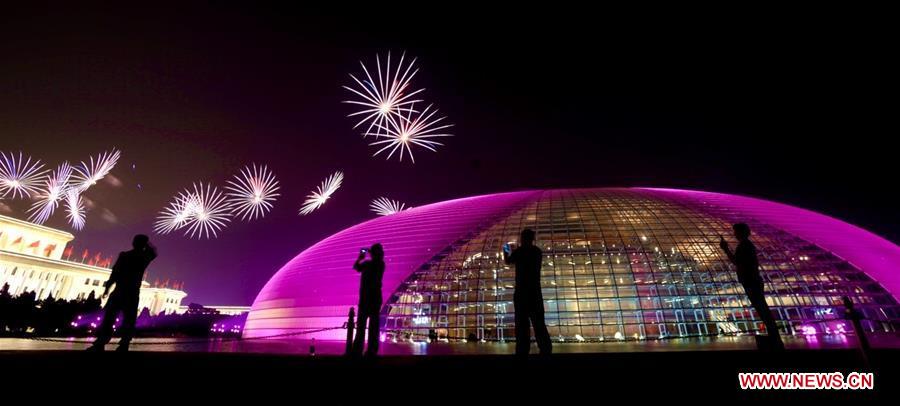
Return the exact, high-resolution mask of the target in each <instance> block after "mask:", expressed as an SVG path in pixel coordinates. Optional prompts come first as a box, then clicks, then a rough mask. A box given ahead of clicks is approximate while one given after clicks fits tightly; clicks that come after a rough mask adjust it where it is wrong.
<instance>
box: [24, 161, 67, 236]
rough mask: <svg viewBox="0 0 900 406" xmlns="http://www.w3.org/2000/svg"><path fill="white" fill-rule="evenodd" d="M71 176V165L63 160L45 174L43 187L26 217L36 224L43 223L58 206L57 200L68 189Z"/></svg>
mask: <svg viewBox="0 0 900 406" xmlns="http://www.w3.org/2000/svg"><path fill="white" fill-rule="evenodd" d="M71 176H72V166H70V165H69V163H68V162H64V163H63V164H62V165H60V166H59V167H58V168H56V170H54V171H53V173H51V174H50V175H48V176H47V179H46V183H45V187H44V189H42V190H41V191H40V193H39V194H38V199H37V201H35V202H34V203H33V204H32V205H31V208H30V209H28V212H29V213H31V214H30V215H29V216H28V219H29V220H31V221H32V222H34V223H37V224H44V222H45V221H47V219H49V218H50V216H52V215H53V212H54V211H56V208H57V207H59V201H60V200H62V199H63V198H64V197H65V194H66V191H68V189H69V179H70V178H71Z"/></svg>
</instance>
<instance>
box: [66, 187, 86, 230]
mask: <svg viewBox="0 0 900 406" xmlns="http://www.w3.org/2000/svg"><path fill="white" fill-rule="evenodd" d="M66 219H67V220H69V225H71V226H72V228H73V229H75V230H78V231H80V230H81V229H83V228H84V220H85V209H84V200H83V199H82V198H81V193H80V192H79V191H78V189H75V188H69V189H68V190H67V191H66Z"/></svg>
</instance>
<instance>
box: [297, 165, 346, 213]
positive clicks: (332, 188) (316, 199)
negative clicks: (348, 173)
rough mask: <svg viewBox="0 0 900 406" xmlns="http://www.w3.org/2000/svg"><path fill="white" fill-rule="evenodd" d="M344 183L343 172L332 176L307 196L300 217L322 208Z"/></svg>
mask: <svg viewBox="0 0 900 406" xmlns="http://www.w3.org/2000/svg"><path fill="white" fill-rule="evenodd" d="M343 181H344V173H343V172H341V171H337V172H335V173H333V174H331V176H329V177H328V178H326V179H325V180H324V181H322V184H320V185H319V187H318V189H316V190H315V191H313V192H312V193H310V194H309V195H307V196H306V201H304V202H303V207H301V208H300V215H302V216H305V215H307V214H309V213H312V212H313V211H315V210H316V209H318V208H319V207H322V205H323V204H325V202H326V201H328V199H329V198H330V197H331V195H332V194H334V192H336V191H337V190H338V188H340V187H341V183H342V182H343Z"/></svg>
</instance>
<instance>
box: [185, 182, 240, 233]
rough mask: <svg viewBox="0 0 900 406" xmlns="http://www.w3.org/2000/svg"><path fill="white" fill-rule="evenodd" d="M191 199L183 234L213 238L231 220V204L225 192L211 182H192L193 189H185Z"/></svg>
mask: <svg viewBox="0 0 900 406" xmlns="http://www.w3.org/2000/svg"><path fill="white" fill-rule="evenodd" d="M186 194H188V195H189V196H190V197H191V199H193V200H189V202H188V205H187V209H188V213H189V215H188V217H187V221H186V224H185V225H184V226H185V227H186V230H185V232H184V235H190V236H191V238H198V239H199V238H215V237H218V236H219V234H218V232H219V231H222V229H223V228H225V227H226V226H227V225H228V223H229V222H230V221H231V205H229V204H228V202H227V201H226V199H225V194H224V193H222V192H221V191H219V189H218V188H216V187H214V186H212V185H211V184H206V185H204V184H203V183H202V182H201V183H195V184H194V190H193V191H192V192H191V191H186Z"/></svg>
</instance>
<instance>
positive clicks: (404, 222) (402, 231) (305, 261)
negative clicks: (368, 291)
mask: <svg viewBox="0 0 900 406" xmlns="http://www.w3.org/2000/svg"><path fill="white" fill-rule="evenodd" d="M538 196H540V192H535V191H528V192H515V193H502V194H495V195H485V196H475V197H467V198H462V199H456V200H448V201H444V202H440V203H434V204H430V205H427V206H421V207H417V208H413V209H409V210H405V211H402V212H400V213H397V214H394V215H391V216H385V217H378V218H375V219H372V220H369V221H366V222H364V223H360V224H357V225H355V226H353V227H350V228H347V229H345V230H343V231H340V232H338V233H337V234H334V235H332V236H331V237H328V238H326V239H324V240H322V241H320V242H318V243H316V244H315V245H313V246H312V247H310V248H308V249H306V250H305V251H303V252H301V253H300V255H298V256H296V257H295V258H294V259H292V260H291V261H289V262H288V263H287V264H286V265H284V266H283V267H282V268H281V269H280V270H279V271H278V272H277V273H276V274H275V276H273V277H272V279H270V280H269V282H268V283H266V286H264V287H263V289H262V290H261V291H260V292H259V295H257V297H256V300H255V301H254V302H253V307H252V310H251V312H250V314H249V315H248V317H247V323H246V324H245V325H244V336H245V337H258V336H267V335H275V334H285V333H290V332H297V331H302V330H305V329H317V328H324V327H333V326H340V325H341V324H342V323H344V322H345V321H347V311H348V309H349V308H350V307H355V306H356V304H357V299H358V296H357V295H358V294H359V274H357V273H356V272H355V271H354V270H353V269H351V266H352V265H353V260H354V259H355V258H356V254H357V253H358V252H359V249H360V248H362V247H368V246H371V245H372V244H374V243H376V242H381V243H382V245H383V246H384V250H385V252H386V258H385V260H386V263H387V264H386V265H387V269H386V271H385V274H384V280H383V289H382V292H383V294H384V300H385V302H386V301H387V299H388V298H389V297H390V295H391V293H393V292H394V291H395V290H397V288H398V287H399V286H400V284H401V283H402V282H403V281H404V280H405V279H406V278H407V277H408V276H409V275H410V274H411V273H412V272H413V271H415V270H416V269H417V268H418V267H419V266H421V265H422V264H423V263H425V262H427V261H428V260H429V259H430V258H432V257H434V256H435V255H437V254H439V251H440V250H442V249H443V248H444V247H447V246H449V245H450V244H452V243H453V242H454V241H456V240H458V239H460V238H461V237H462V236H464V235H466V234H467V233H469V232H471V231H472V230H474V229H476V228H477V227H478V226H479V223H481V222H482V221H483V220H484V219H485V218H493V217H499V216H503V215H504V214H507V213H509V212H511V211H512V210H514V209H516V208H517V207H519V206H520V205H521V204H524V203H526V202H528V201H530V200H533V199H534V198H537V197H538ZM344 335H346V332H345V331H343V330H333V331H330V332H326V333H322V334H316V335H315V337H316V338H326V339H335V340H337V339H341V338H342V336H344Z"/></svg>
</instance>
